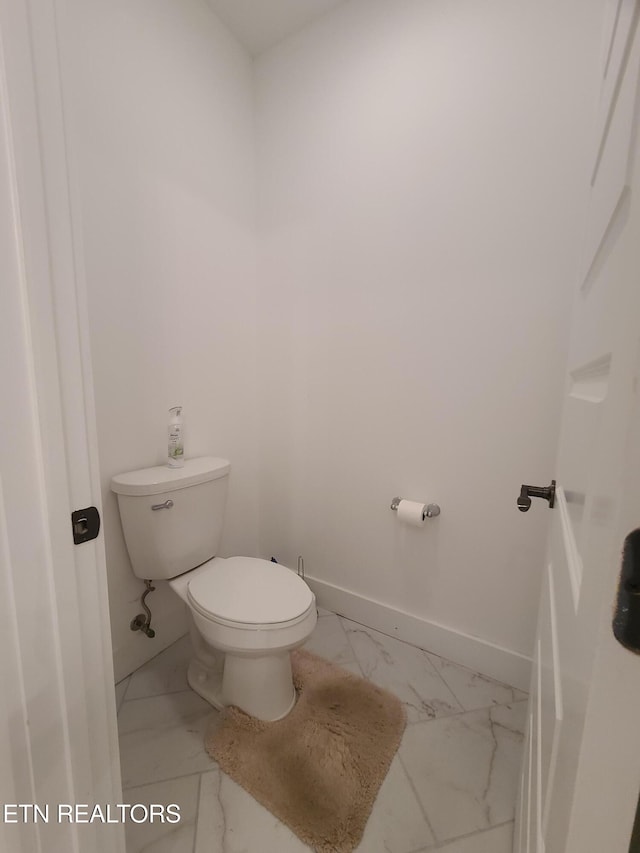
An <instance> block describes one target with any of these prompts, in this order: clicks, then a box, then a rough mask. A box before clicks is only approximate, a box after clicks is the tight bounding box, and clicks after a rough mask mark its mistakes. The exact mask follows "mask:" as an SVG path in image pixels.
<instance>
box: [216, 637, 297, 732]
mask: <svg viewBox="0 0 640 853" xmlns="http://www.w3.org/2000/svg"><path fill="white" fill-rule="evenodd" d="M222 701H223V704H224V705H237V706H238V707H239V708H242V710H243V711H245V712H246V713H247V714H250V715H251V716H252V717H257V718H258V719H259V720H268V721H273V720H281V719H282V718H283V717H286V716H287V714H288V713H289V711H291V709H292V708H293V706H294V705H295V703H296V691H295V688H294V686H293V678H292V675H291V657H290V655H289V652H288V651H286V652H280V653H279V654H273V655H260V656H259V657H249V656H246V655H235V654H232V653H231V652H227V653H226V655H225V660H224V675H223V677H222Z"/></svg>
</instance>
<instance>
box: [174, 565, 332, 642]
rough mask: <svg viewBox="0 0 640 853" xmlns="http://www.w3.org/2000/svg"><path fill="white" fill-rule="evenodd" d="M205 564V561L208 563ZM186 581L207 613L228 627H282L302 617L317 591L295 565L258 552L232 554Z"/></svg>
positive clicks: (198, 605)
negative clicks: (255, 554) (262, 556)
mask: <svg viewBox="0 0 640 853" xmlns="http://www.w3.org/2000/svg"><path fill="white" fill-rule="evenodd" d="M205 566H206V564H205ZM205 566H202V567H201V571H200V572H198V575H197V576H196V577H193V578H192V579H190V580H189V582H188V584H187V599H188V602H189V604H190V605H191V607H192V608H193V609H194V610H195V611H196V612H197V613H199V614H200V615H201V616H202V617H203V618H205V619H208V620H211V621H212V622H216V623H218V624H220V625H225V626H228V627H238V628H240V627H243V628H245V629H254V630H269V629H270V628H271V629H282V628H286V627H289V626H292V625H295V624H297V623H298V622H301V621H303V620H304V619H306V618H307V616H308V615H309V610H310V609H312V608H313V607H314V602H315V599H314V595H313V593H312V592H311V590H310V589H309V587H308V586H307V585H306V583H305V582H304V581H303V580H302V579H301V578H300V577H298V575H296V574H295V573H294V572H292V571H291V570H290V569H287V568H286V567H285V566H282V565H280V564H279V563H272V562H269V561H267V560H261V559H258V558H255V557H228V558H227V559H226V560H220V561H216V566H215V568H214V567H213V566H211V569H210V570H209V571H206V570H205V571H202V569H205Z"/></svg>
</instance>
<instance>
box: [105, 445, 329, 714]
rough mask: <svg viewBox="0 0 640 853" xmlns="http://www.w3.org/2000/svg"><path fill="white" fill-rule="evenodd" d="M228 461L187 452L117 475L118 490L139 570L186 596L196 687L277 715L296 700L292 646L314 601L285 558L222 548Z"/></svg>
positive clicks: (215, 700) (307, 626) (219, 703)
mask: <svg viewBox="0 0 640 853" xmlns="http://www.w3.org/2000/svg"><path fill="white" fill-rule="evenodd" d="M230 469H231V465H230V463H229V462H228V461H227V460H226V459H219V458H216V457H210V456H207V457H200V458H197V459H187V460H185V464H184V467H183V468H169V467H167V466H164V465H160V466H157V467H154V468H143V469H140V470H138V471H130V472H128V473H125V474H119V475H118V476H116V477H114V478H113V479H112V481H111V489H112V491H114V492H115V493H116V495H117V497H118V508H119V510H120V518H121V521H122V529H123V532H124V538H125V542H126V544H127V550H128V552H129V557H130V558H131V565H132V567H133V572H134V574H135V575H136V577H138V578H141V579H143V580H154V581H156V580H167V581H168V582H169V586H170V587H171V588H172V589H173V591H174V592H175V593H176V594H177V595H178V596H180V598H181V599H182V600H183V601H184V602H185V603H186V605H187V608H188V613H189V625H190V635H191V641H192V645H193V652H194V656H193V659H192V660H191V662H190V664H189V669H188V673H187V678H188V681H189V685H190V687H191V688H192V689H193V690H195V692H196V693H198V694H199V695H200V696H202V698H203V699H205V700H206V701H207V702H209V703H210V704H211V705H213V706H214V707H215V708H218V709H221V708H223V707H225V706H226V705H237V706H238V707H240V708H241V709H242V710H243V711H246V713H248V714H251V715H252V716H254V717H257V718H258V719H261V720H279V719H281V718H282V717H285V716H286V715H287V714H288V713H289V711H290V710H291V709H292V708H293V706H294V704H295V699H296V695H295V689H294V686H293V679H292V675H291V661H290V651H291V650H292V649H295V648H297V647H298V646H301V645H302V644H303V643H304V642H306V640H307V639H308V638H309V636H310V635H311V633H312V631H313V629H314V628H315V625H316V621H317V612H316V601H315V596H314V594H313V592H312V591H311V590H310V589H309V587H308V586H307V584H306V583H305V582H304V580H302V578H300V577H298V575H297V574H296V573H295V572H293V571H291V570H290V569H288V568H286V567H284V566H282V565H280V564H278V563H273V562H270V561H268V560H262V559H258V558H256V557H226V558H223V557H218V556H216V554H217V551H218V546H219V544H220V538H221V534H222V524H223V518H224V509H225V503H226V496H227V483H228V479H229V471H230Z"/></svg>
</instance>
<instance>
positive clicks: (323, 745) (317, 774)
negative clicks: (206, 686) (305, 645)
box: [205, 650, 406, 853]
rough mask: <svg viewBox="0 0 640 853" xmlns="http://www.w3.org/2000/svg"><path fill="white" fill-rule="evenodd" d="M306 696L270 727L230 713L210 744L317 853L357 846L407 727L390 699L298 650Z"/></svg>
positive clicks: (295, 656)
mask: <svg viewBox="0 0 640 853" xmlns="http://www.w3.org/2000/svg"><path fill="white" fill-rule="evenodd" d="M291 662H292V667H293V678H294V683H295V686H296V690H297V692H298V700H297V702H296V705H295V707H294V708H293V710H292V711H291V713H290V714H289V715H288V716H287V717H285V718H284V720H277V721H276V722H273V723H265V722H261V721H260V720H256V719H255V718H254V717H250V716H248V715H247V714H245V713H244V712H243V711H241V710H239V709H238V708H235V707H229V708H226V709H225V711H224V712H223V713H222V714H221V715H220V717H218V718H216V719H215V720H214V722H213V724H212V726H211V728H210V730H209V731H208V732H207V735H206V738H205V746H206V748H207V751H208V752H209V754H210V755H211V756H212V757H213V758H215V760H216V761H217V762H218V764H219V765H220V767H221V768H222V769H223V770H224V771H225V773H228V774H229V776H231V778H232V779H234V780H235V781H236V782H237V783H238V784H239V785H241V786H242V787H243V788H244V789H245V790H246V791H248V792H249V793H250V794H251V795H252V796H253V797H255V799H256V800H258V802H259V803H262V805H263V806H265V807H266V808H267V809H269V811H270V812H272V814H274V815H275V816H276V817H277V818H279V819H280V820H281V821H282V822H283V823H286V824H287V826H289V828H290V829H291V830H293V832H295V834H296V835H297V836H298V837H299V838H300V839H302V841H304V842H305V844H308V845H309V846H310V847H312V848H313V849H314V850H316V851H319V853H350V851H352V850H353V849H354V848H355V847H357V846H358V844H359V842H360V840H361V838H362V833H363V832H364V828H365V825H366V823H367V819H368V818H369V814H370V813H371V809H372V807H373V803H374V801H375V798H376V796H377V794H378V791H379V789H380V786H381V784H382V782H383V780H384V778H385V776H386V774H387V771H388V769H389V765H390V764H391V761H392V759H393V756H394V755H395V753H396V750H397V749H398V746H399V745H400V739H401V738H402V733H403V731H404V727H405V724H406V715H405V710H404V706H403V705H402V703H401V702H400V701H399V700H398V699H397V698H396V697H395V696H393V695H392V694H391V693H388V692H387V691H386V690H382V689H381V688H380V687H376V686H375V685H373V684H371V683H370V682H368V681H365V680H364V679H363V678H358V676H356V675H352V674H351V673H350V672H347V671H346V670H344V669H341V668H340V667H338V666H336V665H335V664H333V663H330V662H329V661H326V660H324V659H323V658H320V657H317V656H316V655H312V654H310V653H309V652H305V651H302V650H298V651H295V652H293V653H292V655H291Z"/></svg>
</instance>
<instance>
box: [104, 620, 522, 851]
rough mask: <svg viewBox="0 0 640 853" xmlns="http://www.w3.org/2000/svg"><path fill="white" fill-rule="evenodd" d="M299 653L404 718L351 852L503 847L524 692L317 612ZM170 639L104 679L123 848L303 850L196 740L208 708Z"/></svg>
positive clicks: (185, 643) (185, 656) (180, 648)
mask: <svg viewBox="0 0 640 853" xmlns="http://www.w3.org/2000/svg"><path fill="white" fill-rule="evenodd" d="M319 616H320V618H319V619H318V624H317V627H316V630H315V632H314V634H313V636H312V637H311V639H310V640H309V642H308V643H307V645H306V648H308V649H309V650H310V651H312V652H315V653H316V654H319V655H322V656H323V657H325V658H328V659H330V660H333V661H335V662H336V663H338V664H339V665H340V666H343V667H345V668H346V669H349V670H350V671H352V672H355V673H357V674H358V675H363V676H364V677H365V678H368V679H370V680H371V681H373V682H374V683H376V684H378V685H380V686H382V687H385V688H388V689H389V690H391V691H392V692H394V693H395V694H396V695H397V696H398V697H399V698H400V699H402V701H403V702H405V704H406V707H407V717H408V725H407V729H406V731H405V734H404V737H403V740H402V743H401V745H400V749H399V751H398V754H397V755H396V757H395V759H394V761H393V763H392V765H391V768H390V771H389V774H388V775H387V778H386V779H385V782H384V784H383V786H382V788H381V790H380V793H379V795H378V798H377V800H376V803H375V806H374V809H373V812H372V815H371V817H370V819H369V822H368V824H367V828H366V831H365V835H364V838H363V840H362V842H361V844H360V846H359V847H358V853H422V851H435V850H437V851H442V853H511V844H512V835H513V814H514V802H515V797H516V788H517V779H518V770H519V764H520V755H521V749H522V738H523V731H524V721H525V712H526V699H527V697H526V694H524V693H522V692H521V691H518V690H516V689H515V688H512V687H509V686H508V685H505V684H499V683H498V682H495V681H492V680H491V679H488V678H486V677H484V676H482V675H479V674H477V673H475V672H472V671H471V670H468V669H465V668H464V667H461V666H458V665H457V664H455V663H453V662H451V661H447V660H444V659H443V658H439V657H437V656H436V655H433V654H430V653H429V652H426V651H422V650H421V649H417V648H415V647H414V646H410V645H408V644H406V643H403V642H401V641H400V640H397V639H395V638H391V637H387V636H386V635H384V634H381V633H379V632H377V631H374V630H372V629H370V628H366V627H364V626H362V625H358V624H356V623H355V622H351V621H349V620H348V619H345V618H343V617H341V616H337V615H336V614H333V613H329V612H328V611H325V610H320V611H319ZM188 660H189V639H188V637H183V638H182V639H181V640H178V642H176V643H174V644H173V645H172V646H170V647H169V648H168V649H166V650H165V651H164V652H162V653H161V654H159V655H158V656H157V657H155V658H154V659H153V660H151V661H149V662H148V663H147V664H145V665H144V666H143V667H141V668H140V669H139V670H137V671H136V672H134V673H133V674H132V675H130V676H129V677H128V678H126V679H125V680H124V681H122V682H120V683H119V684H118V685H117V686H116V698H117V703H118V726H119V731H120V758H121V766H122V786H123V790H124V802H126V803H147V804H149V803H164V804H167V803H177V804H178V805H180V814H181V821H180V823H179V824H173V825H171V824H168V823H165V824H162V823H142V824H134V823H127V824H126V832H127V853H143V851H144V853H305V851H306V852H307V853H308V851H309V848H308V847H307V846H306V845H305V844H303V843H302V842H301V841H300V840H299V839H298V838H297V837H296V836H295V835H293V834H292V833H291V832H290V830H289V829H288V828H287V827H286V826H284V825H283V824H282V823H280V822H279V821H278V820H277V819H276V818H275V817H274V816H273V815H271V814H270V813H269V812H268V811H267V810H266V809H264V808H263V807H262V806H261V805H259V804H258V803H257V802H256V801H255V800H254V799H253V798H252V797H250V796H249V795H248V794H247V793H246V792H245V791H244V790H242V789H241V788H240V787H239V786H238V785H236V784H235V783H234V782H233V781H232V780H231V779H230V778H229V777H228V776H226V775H225V774H224V773H222V772H221V771H220V770H219V769H218V767H217V765H216V763H215V762H214V761H213V760H212V759H211V758H209V756H208V755H207V754H206V752H205V750H204V747H203V736H204V731H205V729H206V727H207V724H208V720H209V718H210V717H211V715H212V714H215V713H216V711H214V710H213V709H212V708H211V707H210V706H209V705H208V704H207V703H206V702H204V701H203V700H202V699H201V698H200V697H199V696H197V695H196V694H195V693H193V691H191V690H190V689H189V687H188V685H187V681H186V667H187V664H188Z"/></svg>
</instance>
